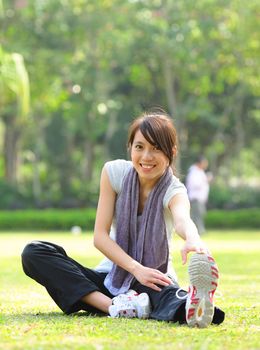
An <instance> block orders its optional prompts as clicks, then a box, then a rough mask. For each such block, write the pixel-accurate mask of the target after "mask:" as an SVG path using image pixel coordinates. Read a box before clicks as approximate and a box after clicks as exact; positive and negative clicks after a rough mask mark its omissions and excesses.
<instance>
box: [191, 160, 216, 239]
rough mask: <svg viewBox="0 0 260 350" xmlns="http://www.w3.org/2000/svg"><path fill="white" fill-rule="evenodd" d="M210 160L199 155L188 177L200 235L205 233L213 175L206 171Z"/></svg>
mask: <svg viewBox="0 0 260 350" xmlns="http://www.w3.org/2000/svg"><path fill="white" fill-rule="evenodd" d="M208 164H209V163H208V160H207V158H206V157H205V156H203V155H200V156H198V157H197V159H196V161H195V163H194V164H193V165H191V167H190V168H189V170H188V174H187V177H186V188H187V191H188V197H189V200H190V204H191V218H192V220H193V222H194V223H195V225H196V226H197V229H198V232H199V234H200V235H202V234H203V233H205V231H206V229H205V221H204V219H205V214H206V210H207V202H208V196H209V190H210V182H211V181H212V179H213V176H212V174H211V173H210V172H206V170H207V168H208Z"/></svg>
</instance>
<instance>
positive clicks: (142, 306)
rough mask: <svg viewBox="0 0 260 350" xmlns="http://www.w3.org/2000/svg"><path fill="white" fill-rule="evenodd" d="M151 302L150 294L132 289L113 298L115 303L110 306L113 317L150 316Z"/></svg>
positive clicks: (142, 317) (144, 317) (143, 317)
mask: <svg viewBox="0 0 260 350" xmlns="http://www.w3.org/2000/svg"><path fill="white" fill-rule="evenodd" d="M150 313H151V303H150V299H149V296H148V294H146V293H141V294H138V293H137V292H136V291H134V290H132V289H130V290H129V291H128V292H127V293H126V294H120V295H118V296H117V297H115V298H113V305H111V306H110V307H109V314H110V316H111V317H127V318H133V317H138V318H141V319H146V318H149V316H150Z"/></svg>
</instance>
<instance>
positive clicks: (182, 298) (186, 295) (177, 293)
mask: <svg viewBox="0 0 260 350" xmlns="http://www.w3.org/2000/svg"><path fill="white" fill-rule="evenodd" d="M180 291H182V292H185V290H183V289H182V288H179V289H178V290H177V292H176V297H177V298H178V299H180V300H184V299H187V297H188V293H187V294H185V295H184V296H182V297H181V296H180V295H179V292H180Z"/></svg>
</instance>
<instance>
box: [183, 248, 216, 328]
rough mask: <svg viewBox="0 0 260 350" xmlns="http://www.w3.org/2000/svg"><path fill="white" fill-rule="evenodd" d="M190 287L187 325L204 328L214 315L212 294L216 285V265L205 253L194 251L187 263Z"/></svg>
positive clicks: (187, 303)
mask: <svg viewBox="0 0 260 350" xmlns="http://www.w3.org/2000/svg"><path fill="white" fill-rule="evenodd" d="M188 271H189V277H190V287H189V292H188V295H187V301H186V321H187V323H188V326H189V327H196V326H197V327H199V328H205V327H207V326H208V325H210V324H211V322H212V319H213V315H214V304H213V296H214V293H215V290H216V288H217V285H218V267H217V264H216V263H215V260H214V259H213V258H212V257H211V256H208V255H206V254H198V253H195V254H193V256H192V257H191V259H190V264H189V269H188Z"/></svg>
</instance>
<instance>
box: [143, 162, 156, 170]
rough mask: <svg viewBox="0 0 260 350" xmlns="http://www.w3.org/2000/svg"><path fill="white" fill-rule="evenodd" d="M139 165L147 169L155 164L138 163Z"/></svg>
mask: <svg viewBox="0 0 260 350" xmlns="http://www.w3.org/2000/svg"><path fill="white" fill-rule="evenodd" d="M140 165H141V167H142V168H143V169H147V170H149V169H152V168H154V167H155V165H153V164H142V163H141V164H140Z"/></svg>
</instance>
